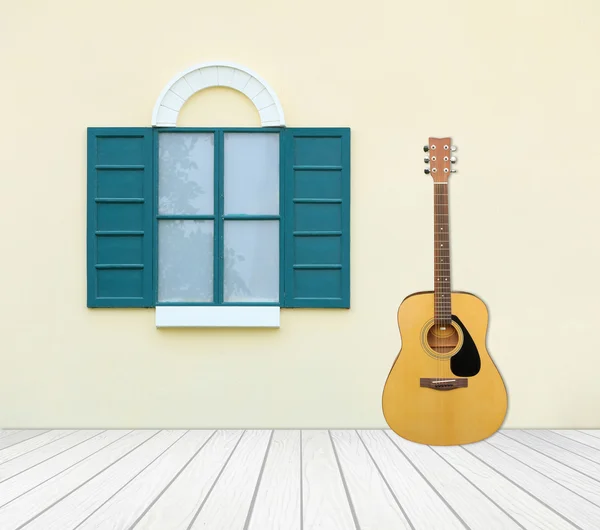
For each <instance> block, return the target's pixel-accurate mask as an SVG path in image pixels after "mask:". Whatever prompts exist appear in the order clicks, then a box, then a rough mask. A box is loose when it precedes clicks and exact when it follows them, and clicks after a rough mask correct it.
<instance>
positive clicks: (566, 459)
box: [503, 431, 600, 489]
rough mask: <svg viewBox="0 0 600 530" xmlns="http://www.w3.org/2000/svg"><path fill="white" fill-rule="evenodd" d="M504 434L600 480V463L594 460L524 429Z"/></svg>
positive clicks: (599, 484)
mask: <svg viewBox="0 0 600 530" xmlns="http://www.w3.org/2000/svg"><path fill="white" fill-rule="evenodd" d="M503 434H504V436H507V437H508V438H511V439H513V440H515V441H517V442H519V443H522V444H523V445H525V446H527V447H529V448H531V449H533V450H535V451H538V452H540V453H542V454H544V455H546V456H547V457H549V458H552V459H553V460H555V461H556V462H562V463H563V464H565V465H566V466H568V467H570V468H572V469H575V470H576V471H578V472H579V473H583V474H584V475H586V476H587V477H589V478H592V479H594V480H596V481H598V480H600V464H599V463H596V462H592V461H590V460H589V459H587V458H585V457H583V456H579V455H577V454H574V453H571V452H570V451H565V450H564V449H563V448H560V447H557V446H556V445H554V444H552V443H550V442H547V441H545V440H541V439H539V438H537V437H535V436H532V435H531V434H528V433H526V432H523V431H507V432H504V433H503ZM597 488H598V489H600V482H599V483H598V484H597Z"/></svg>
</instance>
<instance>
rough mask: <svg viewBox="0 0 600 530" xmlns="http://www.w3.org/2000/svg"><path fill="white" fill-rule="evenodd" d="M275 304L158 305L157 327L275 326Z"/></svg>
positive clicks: (276, 321)
mask: <svg viewBox="0 0 600 530" xmlns="http://www.w3.org/2000/svg"><path fill="white" fill-rule="evenodd" d="M279 311H280V308H279V307H278V306H221V307H214V306H157V307H156V327H157V328H221V327H222V328H278V327H279Z"/></svg>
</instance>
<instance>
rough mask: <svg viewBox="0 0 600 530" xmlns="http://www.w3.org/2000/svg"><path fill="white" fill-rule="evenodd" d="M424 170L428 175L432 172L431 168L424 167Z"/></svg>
mask: <svg viewBox="0 0 600 530" xmlns="http://www.w3.org/2000/svg"><path fill="white" fill-rule="evenodd" d="M423 171H424V172H425V174H426V175H429V173H430V172H431V171H430V170H429V169H424V170H423Z"/></svg>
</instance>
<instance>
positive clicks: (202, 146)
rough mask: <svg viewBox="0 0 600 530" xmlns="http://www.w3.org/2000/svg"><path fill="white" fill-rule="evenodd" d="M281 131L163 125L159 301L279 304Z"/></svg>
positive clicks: (159, 161) (159, 180)
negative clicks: (171, 128)
mask: <svg viewBox="0 0 600 530" xmlns="http://www.w3.org/2000/svg"><path fill="white" fill-rule="evenodd" d="M279 151H280V135H279V132H278V131H277V130H275V131H271V132H264V131H262V130H259V131H248V130H246V131H235V130H222V129H219V130H214V131H201V132H200V131H197V132H189V131H185V132H179V131H177V132H160V131H159V132H158V193H157V195H158V208H157V210H158V215H157V219H158V278H157V283H158V299H157V303H158V304H161V305H163V304H165V305H166V304H194V305H200V304H211V305H212V304H236V305H240V304H252V305H259V304H270V305H279V302H280V298H281V294H282V293H281V291H282V289H281V282H280V248H281V245H280V194H279V189H280V186H279V181H280V170H279V169H280V157H279Z"/></svg>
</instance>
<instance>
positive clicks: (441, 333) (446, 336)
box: [427, 324, 460, 355]
mask: <svg viewBox="0 0 600 530" xmlns="http://www.w3.org/2000/svg"><path fill="white" fill-rule="evenodd" d="M459 340H460V337H459V335H458V332H457V330H456V329H455V328H454V326H452V325H451V324H450V325H447V326H439V325H434V326H431V328H430V329H429V331H428V332H427V344H428V346H429V347H430V348H431V349H432V350H433V351H434V352H436V353H438V354H440V355H444V354H447V353H450V352H451V351H453V350H454V349H455V348H456V346H457V345H458V341H459Z"/></svg>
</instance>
